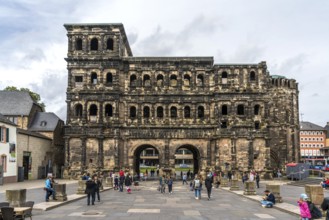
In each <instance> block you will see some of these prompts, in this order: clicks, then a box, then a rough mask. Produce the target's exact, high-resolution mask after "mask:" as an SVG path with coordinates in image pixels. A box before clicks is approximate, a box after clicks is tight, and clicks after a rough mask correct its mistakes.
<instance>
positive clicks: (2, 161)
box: [0, 155, 7, 173]
mask: <svg viewBox="0 0 329 220" xmlns="http://www.w3.org/2000/svg"><path fill="white" fill-rule="evenodd" d="M0 165H1V166H2V167H3V172H4V173H6V172H7V156H6V155H1V159H0Z"/></svg>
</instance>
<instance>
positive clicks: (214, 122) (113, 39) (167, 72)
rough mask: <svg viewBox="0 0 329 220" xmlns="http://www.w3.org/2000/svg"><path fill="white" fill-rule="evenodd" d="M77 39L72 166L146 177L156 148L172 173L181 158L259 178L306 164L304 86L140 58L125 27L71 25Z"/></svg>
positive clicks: (181, 60) (180, 60)
mask: <svg viewBox="0 0 329 220" xmlns="http://www.w3.org/2000/svg"><path fill="white" fill-rule="evenodd" d="M64 26H65V28H66V29H67V32H68V34H67V36H68V54H67V58H66V61H67V68H68V88H67V126H66V128H65V140H66V144H65V152H66V154H65V156H66V160H65V164H66V166H67V167H68V170H69V171H70V172H71V174H72V175H75V174H78V173H79V172H81V171H84V170H86V169H88V168H95V169H96V168H97V169H104V170H112V169H114V168H119V167H126V168H130V169H131V170H134V171H138V163H137V162H136V161H137V158H138V153H140V152H141V150H143V149H145V148H146V147H153V148H155V149H157V151H158V153H159V164H160V167H163V168H172V169H173V168H174V164H175V157H174V154H175V152H176V150H177V149H179V148H182V147H184V148H187V149H189V150H191V151H192V152H193V156H194V161H195V162H194V167H195V171H200V170H203V169H208V168H212V169H213V168H216V169H220V168H221V167H223V166H224V164H225V163H228V164H230V166H231V168H232V169H235V170H241V171H242V170H247V169H251V168H254V169H256V170H259V171H266V170H271V169H273V168H276V167H282V166H283V164H284V163H286V162H290V161H299V132H298V129H299V118H298V84H297V83H296V81H295V80H293V79H286V78H285V77H282V76H271V75H270V74H269V72H268V70H267V66H266V63H265V62H260V63H258V64H214V62H213V58H212V57H133V55H132V52H131V50H130V46H129V43H128V39H127V37H126V34H125V30H124V27H123V25H122V24H65V25H64Z"/></svg>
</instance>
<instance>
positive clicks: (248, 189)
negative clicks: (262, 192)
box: [243, 181, 256, 195]
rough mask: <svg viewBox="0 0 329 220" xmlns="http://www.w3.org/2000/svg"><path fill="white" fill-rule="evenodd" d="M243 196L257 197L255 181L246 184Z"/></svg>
mask: <svg viewBox="0 0 329 220" xmlns="http://www.w3.org/2000/svg"><path fill="white" fill-rule="evenodd" d="M243 195H256V190H255V182H254V181H246V182H244V192H243Z"/></svg>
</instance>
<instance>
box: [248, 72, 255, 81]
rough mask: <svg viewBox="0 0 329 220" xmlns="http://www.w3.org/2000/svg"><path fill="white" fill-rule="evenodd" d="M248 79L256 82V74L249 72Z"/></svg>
mask: <svg viewBox="0 0 329 220" xmlns="http://www.w3.org/2000/svg"><path fill="white" fill-rule="evenodd" d="M249 79H250V81H255V80H256V73H255V72H254V71H251V72H250V75H249Z"/></svg>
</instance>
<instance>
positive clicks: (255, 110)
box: [254, 105, 260, 115]
mask: <svg viewBox="0 0 329 220" xmlns="http://www.w3.org/2000/svg"><path fill="white" fill-rule="evenodd" d="M259 109H260V106H259V105H255V106H254V115H259Z"/></svg>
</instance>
